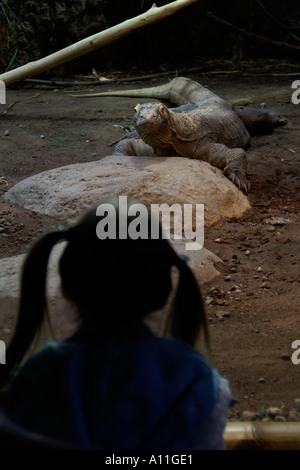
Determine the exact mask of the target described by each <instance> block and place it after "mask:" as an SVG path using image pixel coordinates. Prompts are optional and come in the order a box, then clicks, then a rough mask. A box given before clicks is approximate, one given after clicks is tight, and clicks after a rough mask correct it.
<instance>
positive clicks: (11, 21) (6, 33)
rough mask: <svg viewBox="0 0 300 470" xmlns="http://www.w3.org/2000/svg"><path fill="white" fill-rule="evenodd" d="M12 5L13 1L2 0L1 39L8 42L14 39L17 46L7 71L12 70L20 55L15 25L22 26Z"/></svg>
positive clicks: (0, 12)
mask: <svg viewBox="0 0 300 470" xmlns="http://www.w3.org/2000/svg"><path fill="white" fill-rule="evenodd" d="M12 3H13V2H12V0H0V38H5V39H6V40H7V41H9V40H10V39H11V38H12V39H13V41H14V43H15V44H17V46H16V48H15V51H14V53H13V56H12V58H11V59H10V62H9V64H8V66H7V69H6V70H8V69H9V68H10V66H11V65H12V63H13V61H14V60H15V58H16V55H17V53H18V37H17V34H16V31H15V28H14V25H15V24H16V22H17V23H19V24H20V25H21V23H20V20H19V19H18V17H17V16H16V15H15V13H14V11H13V9H12V8H11V4H12ZM21 26H22V25H21Z"/></svg>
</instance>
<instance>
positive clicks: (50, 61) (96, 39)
mask: <svg viewBox="0 0 300 470" xmlns="http://www.w3.org/2000/svg"><path fill="white" fill-rule="evenodd" d="M197 1H198V0H176V1H175V2H172V3H169V4H167V5H165V6H162V7H157V6H156V5H155V4H154V5H153V6H152V7H151V8H150V10H148V11H147V12H145V13H143V14H141V15H139V16H136V17H135V18H131V19H129V20H126V21H124V22H123V23H120V24H118V25H116V26H113V27H111V28H108V29H105V30H104V31H101V32H100V33H97V34H94V35H92V36H89V37H87V38H85V39H82V40H81V41H79V42H76V43H75V44H72V45H71V46H68V47H65V48H64V49H61V50H60V51H58V52H55V53H53V54H50V55H49V56H47V57H44V58H43V59H39V60H36V61H34V62H29V63H28V64H26V65H22V66H21V67H18V68H16V69H13V70H10V71H9V72H5V73H3V74H2V75H0V80H2V81H3V82H5V84H6V85H10V84H11V83H14V82H18V81H20V80H24V79H25V78H29V77H33V76H35V75H38V74H40V73H42V72H45V71H46V70H49V69H51V68H53V67H57V66H59V65H61V64H64V63H65V62H68V61H70V60H72V59H75V58H76V57H79V56H81V55H84V54H86V53H88V52H91V51H94V50H96V49H98V48H100V47H103V46H105V45H106V44H109V43H110V42H112V41H115V40H116V39H120V38H122V37H123V36H126V35H127V34H130V33H133V32H134V31H136V30H137V29H140V28H142V27H143V26H146V25H149V24H151V23H155V22H157V21H160V20H162V19H163V18H166V17H168V16H171V15H173V14H174V13H176V12H177V11H178V10H180V9H181V8H183V7H186V6H188V5H191V4H192V3H195V2H197Z"/></svg>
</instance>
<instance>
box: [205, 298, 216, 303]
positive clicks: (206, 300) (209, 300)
mask: <svg viewBox="0 0 300 470" xmlns="http://www.w3.org/2000/svg"><path fill="white" fill-rule="evenodd" d="M214 303H215V299H214V298H213V297H206V299H205V305H213V304H214Z"/></svg>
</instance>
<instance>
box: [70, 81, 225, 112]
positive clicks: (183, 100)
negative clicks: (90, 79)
mask: <svg viewBox="0 0 300 470" xmlns="http://www.w3.org/2000/svg"><path fill="white" fill-rule="evenodd" d="M71 96H75V97H77V98H92V97H96V96H131V97H139V98H158V99H165V100H169V101H172V102H173V103H176V104H177V105H179V106H180V105H183V104H187V103H191V104H197V103H200V102H201V101H203V100H204V99H207V98H212V97H216V95H215V94H214V93H213V92H212V91H210V90H208V89H207V88H205V87H204V86H202V85H200V84H199V83H197V82H195V81H193V80H191V79H189V78H185V77H177V78H174V79H173V80H171V81H170V82H169V83H165V84H164V85H159V86H155V87H149V88H141V89H134V90H118V91H106V92H102V93H92V94H85V95H71Z"/></svg>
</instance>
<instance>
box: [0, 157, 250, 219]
mask: <svg viewBox="0 0 300 470" xmlns="http://www.w3.org/2000/svg"><path fill="white" fill-rule="evenodd" d="M112 196H114V197H118V196H127V197H128V199H131V198H135V199H139V200H140V201H142V202H144V203H145V204H148V205H151V204H163V203H165V204H168V205H172V204H181V205H182V206H183V204H193V205H195V204H204V207H205V209H204V212H205V226H211V225H212V224H214V223H216V222H217V221H219V220H220V219H221V218H223V217H225V218H227V217H228V218H233V217H241V216H242V215H243V214H244V213H245V212H246V211H247V210H248V209H250V203H249V200H248V198H247V197H246V196H245V195H244V194H243V193H242V192H241V191H240V190H239V189H238V188H237V187H236V186H235V185H234V184H233V183H231V181H229V179H228V178H226V177H225V176H224V175H223V174H222V172H221V171H220V170H218V169H217V168H214V167H212V166H211V165H210V164H208V163H205V162H201V161H197V160H191V159H187V158H181V157H125V156H119V155H113V156H108V157H105V158H103V159H102V160H99V161H95V162H90V163H81V164H73V165H67V166H63V167H60V168H56V169H53V170H48V171H45V172H42V173H39V174H37V175H34V176H31V177H29V178H27V179H25V180H23V181H21V182H19V183H18V184H16V185H15V186H14V187H12V188H11V189H10V190H9V191H8V192H7V193H6V194H5V199H6V201H8V202H9V203H10V204H15V205H18V206H21V207H23V208H24V209H29V210H32V211H35V212H38V213H42V214H44V215H49V216H51V217H56V218H59V219H66V218H69V219H73V218H77V217H78V215H79V214H81V213H82V212H83V211H84V210H85V209H86V208H88V207H90V206H92V205H94V204H97V203H99V202H101V201H102V200H103V199H106V198H108V197H112Z"/></svg>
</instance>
